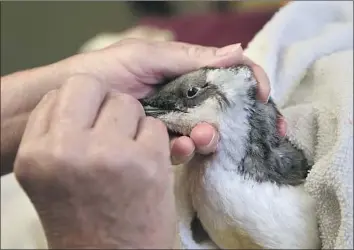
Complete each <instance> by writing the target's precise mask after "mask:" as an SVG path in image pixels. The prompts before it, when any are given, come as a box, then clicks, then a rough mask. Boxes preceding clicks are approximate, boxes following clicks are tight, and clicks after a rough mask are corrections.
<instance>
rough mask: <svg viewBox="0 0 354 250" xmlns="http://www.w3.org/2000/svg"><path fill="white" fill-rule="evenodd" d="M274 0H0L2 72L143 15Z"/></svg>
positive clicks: (47, 58) (67, 50) (43, 60)
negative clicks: (133, 0)
mask: <svg viewBox="0 0 354 250" xmlns="http://www.w3.org/2000/svg"><path fill="white" fill-rule="evenodd" d="M274 4H279V1H254V0H253V1H244V2H242V1H241V2H240V1H156V2H151V1H144V2H128V1H126V2H124V1H106V2H104V1H101V2H99V1H96V2H93V1H92V2H90V1H37V2H35V1H1V75H2V76H3V75H6V74H9V73H12V72H15V71H18V70H22V69H26V68H31V67H36V66H40V65H45V64H48V63H52V62H55V61H58V60H60V59H63V58H66V57H68V56H70V55H72V54H74V53H76V52H77V50H78V48H79V47H80V46H81V45H82V44H83V43H84V42H85V41H87V40H88V39H90V38H92V37H93V36H95V35H96V34H98V33H101V32H120V31H123V30H124V29H126V28H129V27H132V26H133V25H135V24H136V23H137V22H138V21H139V20H140V19H141V18H143V17H146V16H171V15H173V16H176V15H183V14H192V13H206V12H220V11H229V12H230V11H233V12H237V11H240V10H242V9H245V8H251V9H252V8H255V7H259V5H261V8H263V6H264V5H274Z"/></svg>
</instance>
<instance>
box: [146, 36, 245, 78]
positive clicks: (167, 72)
mask: <svg viewBox="0 0 354 250" xmlns="http://www.w3.org/2000/svg"><path fill="white" fill-rule="evenodd" d="M151 49H152V51H154V53H153V54H154V57H153V58H150V64H149V65H150V67H152V71H154V72H156V73H161V74H162V75H163V76H164V77H172V76H176V75H182V74H185V73H188V72H190V71H193V70H197V69H199V68H201V67H204V66H214V67H228V66H232V65H234V64H235V63H237V62H239V61H240V60H242V52H243V50H242V48H241V46H240V44H235V45H232V46H227V47H224V48H220V49H218V48H215V47H204V46H199V45H192V44H187V43H180V42H169V43H167V42H161V43H159V46H156V44H155V46H154V47H152V48H151Z"/></svg>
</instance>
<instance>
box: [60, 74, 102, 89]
mask: <svg viewBox="0 0 354 250" xmlns="http://www.w3.org/2000/svg"><path fill="white" fill-rule="evenodd" d="M63 86H66V87H70V88H71V87H78V88H85V89H87V88H94V89H96V88H97V89H101V88H104V87H105V86H106V85H105V84H104V83H103V82H101V81H99V80H98V79H97V78H96V77H95V76H93V75H91V74H88V73H78V74H75V75H71V76H69V77H68V78H67V79H66V80H65V82H64V84H63Z"/></svg>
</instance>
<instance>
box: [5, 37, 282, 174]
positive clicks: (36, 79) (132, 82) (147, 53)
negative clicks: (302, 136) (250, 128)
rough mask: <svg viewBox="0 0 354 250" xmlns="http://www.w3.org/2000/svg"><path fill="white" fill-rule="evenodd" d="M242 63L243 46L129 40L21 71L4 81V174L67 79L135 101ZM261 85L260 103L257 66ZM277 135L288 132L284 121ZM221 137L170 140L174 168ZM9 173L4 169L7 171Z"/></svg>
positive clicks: (207, 133) (197, 131)
mask: <svg viewBox="0 0 354 250" xmlns="http://www.w3.org/2000/svg"><path fill="white" fill-rule="evenodd" d="M243 61H244V58H243V56H242V48H241V47H240V45H239V44H236V45H231V46H227V47H224V48H221V49H218V48H215V47H202V46H198V45H191V44H185V43H178V42H148V41H140V40H135V39H127V40H124V41H122V42H120V43H118V44H115V45H113V46H110V47H108V48H106V49H103V50H99V51H95V52H90V53H85V54H79V55H75V56H72V57H70V58H68V59H65V60H62V61H59V62H56V63H53V64H51V65H47V66H43V67H38V68H34V69H30V70H26V71H22V72H17V73H14V74H11V75H8V76H4V77H2V78H1V166H2V168H1V172H2V173H3V172H9V171H11V170H12V165H13V162H14V159H15V155H16V152H17V148H18V145H19V143H20V140H21V137H22V134H23V131H24V128H25V125H26V122H27V119H28V116H29V114H30V112H31V111H32V110H33V109H34V107H35V106H36V105H37V104H38V103H39V101H40V100H41V98H42V97H43V96H44V95H45V94H46V93H48V92H49V91H50V90H54V89H58V88H59V87H60V86H61V85H62V83H63V81H64V79H66V78H67V77H69V76H70V75H73V74H77V73H90V74H91V75H93V76H95V77H97V78H98V79H100V80H101V81H103V82H107V83H108V84H109V85H110V86H111V87H112V89H116V90H118V91H120V92H123V93H127V94H130V95H132V96H134V97H136V98H140V97H143V96H145V95H146V94H147V93H149V92H150V91H151V90H152V89H153V85H154V84H156V83H158V82H159V81H160V80H162V79H163V78H164V77H170V76H175V75H180V74H183V73H187V72H189V71H192V70H195V69H198V68H200V67H202V66H206V65H208V66H220V67H227V66H231V65H233V64H236V63H241V62H243ZM249 64H252V65H253V67H254V69H255V70H256V71H257V78H258V80H259V82H260V86H259V98H260V99H262V100H266V99H267V97H268V94H269V82H268V79H267V77H266V75H265V73H264V71H263V70H262V69H261V68H259V67H258V66H257V65H254V64H253V63H252V62H249ZM279 124H280V126H279V128H280V129H279V131H280V133H281V134H284V133H285V126H284V125H285V123H284V122H283V121H282V120H280V123H279ZM217 140H218V134H217V133H216V131H215V129H214V128H213V127H212V126H210V125H209V124H200V125H197V126H196V127H195V128H194V129H193V131H192V133H191V135H190V137H186V136H182V137H179V138H177V139H174V140H172V141H171V156H172V160H173V162H174V163H176V164H177V163H183V162H185V161H188V160H189V159H191V158H192V157H193V155H194V153H195V152H196V151H197V152H200V153H206V154H208V153H211V152H213V150H214V149H215V147H216V143H217ZM4 168H6V169H4Z"/></svg>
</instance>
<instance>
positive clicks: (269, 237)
mask: <svg viewBox="0 0 354 250" xmlns="http://www.w3.org/2000/svg"><path fill="white" fill-rule="evenodd" d="M256 91H257V81H256V79H255V77H254V75H253V72H252V70H251V69H250V68H249V67H247V66H244V65H241V66H237V67H232V68H225V69H215V68H204V69H201V70H198V71H195V72H192V73H189V74H187V75H184V76H181V77H179V78H177V79H175V80H173V81H171V82H170V83H168V84H166V85H162V86H161V88H160V89H158V90H157V92H156V93H155V94H153V95H152V96H151V97H148V98H146V99H144V100H142V103H143V106H144V108H145V111H146V113H147V115H152V116H154V117H157V118H159V119H161V120H162V121H163V122H164V123H165V124H166V126H167V127H168V129H169V130H170V131H171V132H177V133H179V134H184V135H188V134H189V133H190V131H191V129H192V128H193V127H194V126H195V125H196V124H197V123H199V122H201V121H205V122H209V123H211V124H213V125H214V126H215V127H216V128H217V129H218V130H219V133H220V142H219V145H218V148H217V150H216V153H215V154H212V155H208V156H202V155H196V156H195V157H194V158H193V159H192V160H191V161H190V162H189V163H188V164H187V166H186V171H187V175H186V182H187V185H189V186H188V188H189V189H188V190H189V192H190V197H191V202H192V205H193V208H194V210H195V211H196V214H197V217H198V218H199V220H200V222H201V224H202V226H203V228H204V229H205V231H206V232H207V233H208V235H209V237H210V238H211V239H212V240H213V241H214V243H215V244H216V245H218V246H219V247H220V248H222V249H260V248H266V249H275V248H278V249H279V248H282V249H318V248H320V239H319V232H318V225H317V218H316V212H315V205H316V204H315V201H314V200H313V199H312V198H311V197H310V195H309V194H308V193H306V191H305V189H304V181H305V178H306V176H307V173H308V171H309V170H310V166H309V165H308V163H307V160H306V158H305V156H304V154H303V153H302V151H301V150H299V149H297V148H296V147H295V146H294V145H292V144H291V142H290V141H289V140H288V139H287V138H281V137H280V136H279V135H278V133H277V127H276V121H277V116H278V115H279V111H278V110H277V108H276V105H275V104H274V103H273V101H272V100H271V99H270V100H269V102H268V103H262V102H261V101H258V100H257V99H256Z"/></svg>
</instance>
